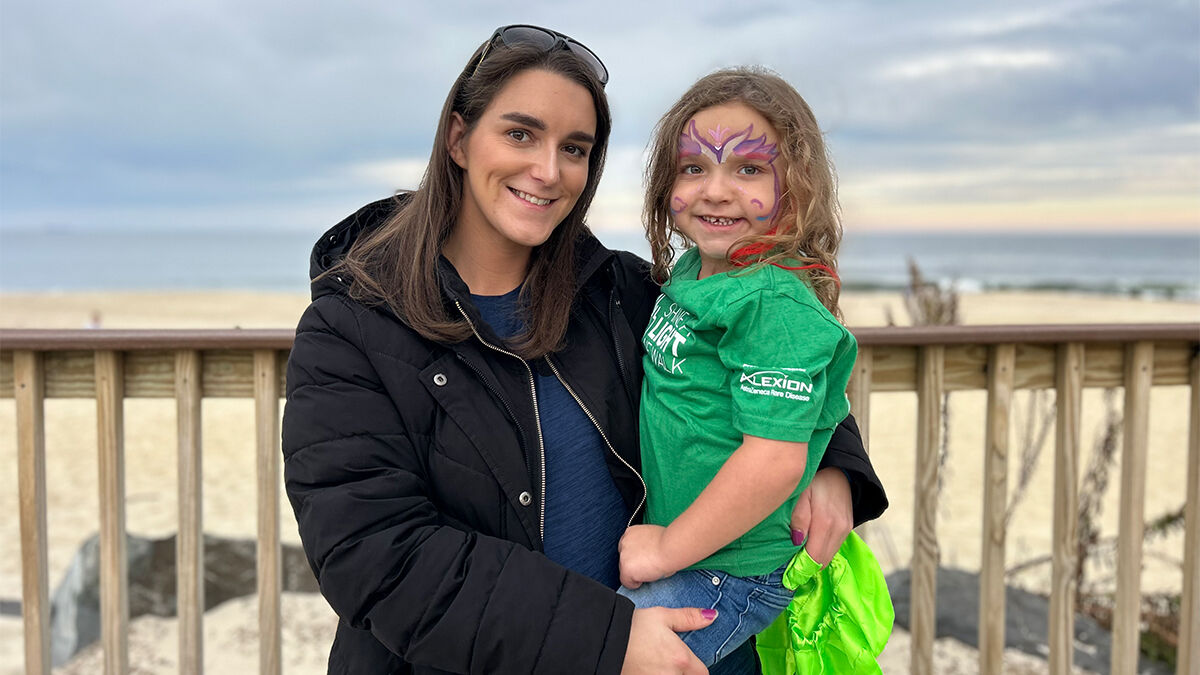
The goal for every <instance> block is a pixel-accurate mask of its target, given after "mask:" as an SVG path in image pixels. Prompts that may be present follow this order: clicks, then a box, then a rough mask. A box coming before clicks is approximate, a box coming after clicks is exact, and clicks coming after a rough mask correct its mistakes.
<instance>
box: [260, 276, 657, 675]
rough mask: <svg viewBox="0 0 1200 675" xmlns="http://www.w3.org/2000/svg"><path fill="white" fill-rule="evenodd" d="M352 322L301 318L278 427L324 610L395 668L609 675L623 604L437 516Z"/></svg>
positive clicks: (620, 654)
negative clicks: (364, 634) (369, 639)
mask: <svg viewBox="0 0 1200 675" xmlns="http://www.w3.org/2000/svg"><path fill="white" fill-rule="evenodd" d="M356 311H362V310H361V308H358V307H357V306H355V305H352V304H350V303H348V302H347V301H346V300H345V299H343V298H340V297H337V296H332V297H331V296H326V297H323V298H320V299H318V300H317V301H315V302H314V303H313V304H312V305H311V306H310V307H309V309H308V310H307V311H306V312H305V314H304V316H303V317H302V319H301V321H300V326H299V328H298V329H297V335H296V340H295V343H294V346H293V348H292V353H291V357H290V359H289V362H288V373H287V381H288V385H287V404H286V406H285V409H284V419H283V454H284V479H285V484H286V488H287V493H288V498H289V499H290V501H291V504H292V508H293V509H294V511H295V513H296V520H297V522H298V524H299V529H300V537H301V540H302V542H303V544H304V551H305V554H306V556H307V557H308V561H309V564H310V565H311V566H312V569H313V572H314V573H315V574H316V577H317V580H318V582H319V584H320V587H321V592H322V594H324V596H325V597H326V599H327V600H328V601H329V604H330V605H331V606H332V607H333V609H334V611H335V612H337V614H338V616H339V617H340V618H341V619H342V621H344V622H346V623H348V624H349V625H350V626H352V627H354V628H357V629H360V630H367V631H370V632H371V634H372V635H373V636H374V637H375V638H376V639H377V640H379V642H381V643H382V644H383V645H384V646H386V647H387V648H388V649H389V650H391V651H392V652H394V653H395V654H397V655H399V656H400V657H401V658H403V659H404V660H406V661H407V662H409V663H411V664H419V665H422V666H428V667H432V668H437V669H440V670H442V671H447V672H452V673H552V672H601V673H617V672H619V671H620V669H621V664H622V661H623V660H624V656H625V647H626V644H627V642H628V638H629V626H630V621H631V619H632V612H633V605H632V603H630V602H629V601H628V600H627V599H625V598H622V597H619V596H617V595H616V594H615V593H614V592H613V591H612V590H610V589H608V588H606V587H604V586H603V585H601V584H599V583H597V582H595V581H593V580H591V579H589V578H587V577H584V576H583V575H580V574H576V573H574V572H570V571H568V570H566V569H564V568H562V567H561V566H559V565H557V564H555V563H553V562H551V561H550V560H549V559H547V558H546V557H545V556H544V555H542V554H541V553H536V552H533V551H530V550H529V549H526V548H524V547H522V546H519V545H517V544H515V543H513V542H510V541H506V540H503V539H499V538H495V537H489V536H485V535H481V534H479V533H476V532H470V531H464V530H463V529H460V528H456V527H451V526H450V525H448V524H447V522H446V520H445V519H444V518H443V517H442V516H440V515H439V513H438V511H437V508H436V507H435V505H434V504H433V502H432V501H431V500H430V498H429V497H428V493H427V488H426V481H427V476H426V473H425V471H424V470H423V469H422V464H423V462H422V459H421V458H422V456H423V452H422V448H420V446H419V444H420V443H421V442H422V439H421V438H419V437H415V436H414V435H412V434H410V433H408V431H407V430H406V429H405V428H404V424H403V421H402V418H401V416H400V414H399V413H398V411H397V408H396V402H394V401H393V399H392V398H391V397H390V396H389V395H388V394H387V392H386V391H385V390H384V388H383V386H382V384H381V382H380V379H379V377H378V375H377V374H376V372H375V370H374V368H373V366H372V365H371V361H370V359H368V357H367V356H366V354H365V353H364V351H363V350H362V347H361V346H362V342H361V339H360V335H359V330H358V325H357V320H356ZM425 442H428V441H427V440H426V441H425Z"/></svg>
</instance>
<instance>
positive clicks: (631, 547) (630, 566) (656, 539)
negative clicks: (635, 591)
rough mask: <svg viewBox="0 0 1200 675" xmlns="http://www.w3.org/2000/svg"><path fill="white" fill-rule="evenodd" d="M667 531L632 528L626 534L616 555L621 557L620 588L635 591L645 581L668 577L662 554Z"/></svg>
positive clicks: (670, 573)
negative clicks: (664, 536)
mask: <svg viewBox="0 0 1200 675" xmlns="http://www.w3.org/2000/svg"><path fill="white" fill-rule="evenodd" d="M666 532H667V528H665V527H661V526H659V525H634V526H633V527H631V528H629V529H628V530H625V534H624V535H623V536H622V537H621V542H620V543H619V544H617V551H618V552H619V553H620V554H621V585H622V586H624V587H625V588H637V587H638V586H641V585H642V584H644V583H646V582H648V581H658V580H659V579H662V578H663V577H669V576H671V575H672V574H674V573H675V572H677V571H678V570H675V569H671V568H670V566H669V565H668V564H667V562H666V555H665V553H664V551H663V535H664V534H666Z"/></svg>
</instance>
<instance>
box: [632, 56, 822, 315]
mask: <svg viewBox="0 0 1200 675" xmlns="http://www.w3.org/2000/svg"><path fill="white" fill-rule="evenodd" d="M726 103H741V104H744V105H746V106H748V107H750V108H752V109H754V110H755V111H757V112H758V113H759V114H760V115H762V116H763V117H765V118H766V119H767V121H768V122H770V123H771V125H772V126H773V127H775V131H776V133H777V134H778V136H779V142H778V143H777V149H778V151H779V154H780V155H781V156H782V157H783V159H784V160H785V164H784V167H785V171H784V173H783V176H782V177H781V178H782V180H780V181H779V182H780V188H781V192H782V194H781V195H780V197H779V206H778V207H777V209H778V210H777V213H778V215H776V217H775V221H774V226H775V227H774V232H773V233H768V234H760V235H751V236H747V237H743V238H742V239H740V240H738V241H737V242H736V243H735V244H734V245H733V247H731V249H730V252H729V253H732V252H738V251H741V250H742V249H744V248H745V247H751V250H753V251H761V253H760V254H758V255H756V256H755V257H754V258H752V259H751V260H746V259H745V258H742V257H740V256H739V258H738V259H736V260H734V259H728V255H729V253H727V254H726V255H727V259H728V261H729V262H730V263H731V264H738V265H744V264H745V263H746V262H754V263H756V264H778V265H780V266H788V265H790V264H792V263H791V262H789V261H800V262H801V265H803V266H808V265H816V266H819V267H815V268H812V269H808V270H806V271H807V272H808V274H807V275H806V276H804V277H802V278H804V279H805V280H806V281H807V282H808V284H809V285H810V286H811V287H812V289H813V292H814V293H815V294H816V296H817V299H818V300H820V301H821V304H823V305H825V307H826V308H827V309H828V310H829V311H830V312H832V313H833V315H834V316H837V317H839V318H840V317H841V312H840V310H839V309H838V296H839V294H840V290H841V289H840V286H839V281H838V279H837V276H836V274H837V253H838V247H839V246H840V245H841V242H842V223H841V214H840V209H839V207H838V201H837V180H836V177H835V174H834V170H833V164H832V162H831V161H830V159H829V156H828V154H827V153H826V150H825V141H824V138H823V137H822V136H821V129H820V127H819V126H818V125H817V119H816V117H815V116H814V115H813V112H812V109H811V108H809V107H808V104H807V103H806V102H805V101H804V99H803V98H802V97H801V96H800V94H799V93H797V92H796V90H795V89H794V88H792V86H791V85H790V84H788V83H787V82H786V81H784V79H783V78H781V77H779V76H778V75H777V74H775V73H774V72H772V71H770V70H767V69H765V68H760V67H738V68H727V69H723V70H718V71H717V72H715V73H712V74H710V75H707V76H705V77H703V78H701V79H700V80H698V81H697V82H696V83H695V84H693V85H692V87H691V88H690V89H688V90H687V92H685V93H684V94H683V96H682V97H680V99H679V100H678V101H677V102H676V103H675V105H673V106H671V109H670V110H668V111H667V112H666V114H665V115H663V117H662V119H661V120H659V122H658V125H657V126H655V128H654V136H653V139H652V141H651V149H650V163H649V165H648V166H647V167H646V183H647V190H646V204H645V214H644V215H645V223H646V237H647V239H649V241H650V253H651V256H652V257H653V259H654V271H653V273H654V278H655V279H656V280H657V281H659V282H660V283H663V282H665V281H666V280H667V279H668V278H669V277H670V270H671V262H672V261H673V260H674V258H675V246H674V242H675V241H678V242H679V243H681V244H684V245H691V244H693V243H694V242H691V241H690V240H688V238H687V237H685V236H684V234H683V233H682V232H680V231H679V230H678V229H677V228H676V227H675V220H674V218H673V214H672V213H671V208H670V202H671V192H672V190H673V189H674V187H675V178H676V176H677V174H678V173H679V137H680V135H682V134H683V132H684V129H685V127H686V125H687V123H688V121H689V120H691V119H692V118H693V117H694V116H695V115H696V114H697V113H699V112H700V111H701V110H704V109H705V108H711V107H713V106H717V105H723V104H726ZM822 267H823V268H825V269H824V270H822V269H821V268H822ZM825 270H828V271H825Z"/></svg>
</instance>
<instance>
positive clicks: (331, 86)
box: [0, 0, 1200, 230]
mask: <svg viewBox="0 0 1200 675" xmlns="http://www.w3.org/2000/svg"><path fill="white" fill-rule="evenodd" d="M513 22H531V23H540V24H543V25H551V26H554V27H556V28H558V29H560V30H563V31H565V32H567V33H570V34H573V35H575V36H576V37H578V38H580V39H581V40H583V41H584V42H586V43H587V44H588V45H589V46H591V47H592V48H593V49H595V51H596V52H597V53H599V54H600V55H601V57H602V58H603V59H604V60H605V62H606V64H607V65H608V67H609V70H610V72H611V73H612V75H613V77H612V81H611V82H610V84H609V86H608V94H609V97H610V101H611V104H612V107H613V111H614V119H615V123H614V130H613V136H612V142H613V148H612V149H611V152H610V160H609V168H608V171H607V173H606V178H605V181H604V183H603V184H602V186H601V190H600V194H599V195H598V197H597V201H596V206H595V210H594V212H593V214H592V218H591V221H592V223H593V225H595V226H596V227H597V228H598V229H606V228H613V229H621V230H630V229H633V228H636V227H637V225H636V224H637V222H638V219H639V216H638V212H639V211H640V200H641V195H640V190H641V166H642V156H641V153H642V152H643V149H644V147H645V144H646V141H647V139H648V137H649V135H650V130H651V128H652V126H653V124H654V123H655V121H656V120H657V119H658V116H659V115H661V114H662V112H663V111H664V110H665V109H666V108H667V107H668V106H669V105H670V104H671V103H672V102H673V101H674V100H675V98H676V97H677V96H678V95H679V94H680V93H681V92H682V91H683V90H684V89H685V88H686V87H687V86H688V85H689V84H690V83H691V82H692V81H693V80H694V79H695V78H696V77H698V76H700V75H702V74H704V73H706V72H708V71H710V70H712V69H714V68H716V67H719V66H722V65H728V64H732V63H747V62H754V63H763V64H766V65H769V66H771V67H773V68H775V69H776V70H778V71H779V72H780V73H781V74H783V75H784V76H785V77H786V78H787V79H788V80H789V81H791V82H792V83H794V84H795V85H796V87H797V88H798V89H799V90H800V91H801V93H802V94H803V95H804V96H805V98H806V99H807V100H808V101H809V103H810V104H811V105H812V106H813V108H814V110H815V111H816V112H817V115H818V118H819V119H820V120H821V122H822V124H823V126H824V128H825V129H826V130H827V132H828V138H829V142H830V146H831V147H832V148H833V151H834V159H835V162H836V164H837V165H838V167H839V169H840V176H841V180H842V186H843V194H844V195H847V196H849V197H853V196H854V195H856V194H858V195H870V198H871V199H874V200H878V201H880V204H879V205H878V206H877V207H876V208H879V209H886V208H887V207H888V205H889V204H895V205H896V206H897V208H900V207H901V206H902V207H903V208H905V209H912V210H914V211H913V212H916V211H917V210H919V209H921V208H927V209H936V208H940V207H938V204H939V203H940V200H943V199H944V198H945V192H946V190H947V189H950V188H949V187H948V183H947V181H959V183H958V184H956V185H955V186H954V187H953V189H954V190H955V191H957V192H958V193H959V194H961V195H966V196H969V201H970V203H972V204H986V203H988V200H997V201H996V202H995V203H997V204H1001V203H1010V202H1012V201H1020V200H1021V199H1022V198H1025V199H1044V198H1047V195H1048V194H1051V193H1052V194H1053V195H1055V197H1056V198H1064V199H1066V198H1070V199H1078V200H1086V199H1091V198H1093V197H1095V193H1094V192H1093V191H1100V193H1102V194H1104V195H1105V196H1107V197H1111V196H1113V194H1114V193H1115V194H1116V195H1117V196H1121V197H1125V198H1128V199H1131V200H1133V199H1137V200H1145V199H1149V198H1150V196H1151V195H1155V194H1157V195H1161V198H1162V199H1163V200H1164V201H1163V202H1162V203H1164V204H1166V203H1172V204H1179V203H1184V204H1186V203H1187V201H1186V199H1184V198H1183V197H1181V196H1180V195H1181V194H1184V193H1190V192H1194V191H1195V186H1196V185H1197V184H1200V168H1198V167H1197V160H1196V158H1197V156H1198V154H1200V151H1198V150H1197V148H1200V130H1197V129H1196V122H1197V119H1198V117H1200V115H1198V111H1200V49H1197V45H1200V8H1198V7H1197V6H1196V5H1195V3H1182V2H1180V3H1141V2H1135V1H1134V0H1123V1H1109V2H1075V1H1066V0H1059V1H1054V2H1049V3H1044V2H1032V1H1025V0H1018V1H1016V2H1012V3H1005V4H1004V5H983V6H981V5H974V4H957V3H944V2H933V1H932V0H914V1H913V2H906V3H901V4H871V5H867V4H861V3H843V4H836V5H835V4H828V5H826V4H820V5H817V4H809V5H794V4H784V3H778V2H748V3H745V4H743V5H739V6H737V7H733V6H730V5H728V3H721V2H716V1H715V0H713V1H709V0H706V1H705V2H700V3H696V4H694V5H693V6H692V7H691V9H689V11H686V12H681V11H678V10H671V9H668V8H664V7H661V6H657V5H653V4H646V3H644V2H634V1H633V0H612V1H611V2H609V3H607V4H606V5H605V8H604V11H602V12H597V11H596V10H595V8H593V7H589V6H579V5H571V4H568V3H554V2H550V1H549V0H537V1H536V2H531V3H528V4H526V5H524V6H523V7H522V8H521V9H520V10H519V11H517V12H515V13H514V12H513V11H512V8H511V7H502V6H498V5H490V4H485V3H481V2H475V1H468V0H446V1H445V2H442V3H436V4H426V3H378V2H370V1H368V0H349V1H348V2H345V3H337V4H329V3H326V4H323V5H320V4H319V5H310V4H300V5H296V4H294V3H283V2H278V1H275V0H270V1H266V2H255V3H244V2H236V1H235V0H211V1H210V2H204V3H199V2H196V3H158V4H151V5H145V4H139V3H133V2H130V1H129V0H96V1H95V2H92V3H86V4H77V5H76V4H73V5H72V6H71V7H70V8H67V7H65V6H63V5H61V4H55V3H9V4H7V5H5V6H4V9H3V20H0V138H2V139H3V143H2V144H0V227H2V226H10V225H14V224H28V223H29V222H33V221H35V220H36V219H37V218H40V217H46V218H49V217H51V216H50V215H48V214H60V215H61V216H62V217H68V218H82V219H83V220H87V221H88V222H115V221H118V220H120V219H122V218H132V219H135V220H137V221H138V222H141V223H145V224H147V225H150V224H153V223H154V222H173V223H184V222H193V221H194V220H195V219H194V218H193V217H192V216H191V215H188V214H194V213H202V212H209V213H212V214H213V216H214V217H221V218H223V219H226V220H228V217H229V214H232V213H235V212H236V211H237V209H238V208H241V207H242V206H244V208H245V209H246V213H247V214H253V217H254V218H262V219H268V220H269V219H270V218H271V216H270V213H271V209H269V208H264V205H269V204H275V205H276V206H277V209H276V210H277V212H278V213H279V214H281V215H280V216H279V220H280V222H286V223H294V222H296V216H295V214H294V213H293V211H292V205H294V204H306V203H320V204H327V205H328V204H337V203H341V204H342V208H341V209H333V208H329V210H330V211H333V210H337V211H339V212H340V211H343V210H345V211H348V210H351V209H353V208H354V206H356V203H355V202H356V201H358V200H360V199H363V197H364V195H365V196H366V197H367V198H370V197H371V196H383V195H385V194H387V193H389V192H390V191H392V190H394V189H396V188H398V187H410V186H411V185H414V184H415V182H416V181H417V180H419V177H420V172H421V170H422V167H423V166H424V161H425V158H426V157H427V156H428V154H429V148H430V145H431V143H432V142H433V133H434V129H435V128H436V121H437V120H436V118H437V115H438V112H439V111H440V109H441V106H442V102H443V99H444V97H445V95H446V92H447V89H448V88H449V86H450V83H451V82H452V81H453V79H454V78H455V77H456V76H457V75H458V73H459V72H460V70H461V69H462V68H463V66H464V64H465V61H466V58H467V56H468V55H469V54H470V53H471V51H472V50H473V49H474V48H475V46H477V45H478V44H479V43H480V42H482V41H483V40H484V39H485V38H486V37H487V36H488V35H489V34H490V32H491V30H492V29H493V28H494V27H495V26H497V25H500V24H504V23H513ZM939 186H940V187H939ZM1171 200H1175V201H1171ZM1181 200H1182V201H1181ZM239 205H241V206H239ZM323 208H328V207H323ZM171 209H176V210H177V211H178V213H179V217H175V218H168V217H164V214H167V213H169V212H170V210H171ZM38 214H42V215H40V216H39V215H38ZM81 214H82V215H81ZM87 214H92V215H87ZM139 214H142V215H139ZM1102 216H1103V214H1097V217H1102ZM54 217H58V216H54ZM250 219H251V218H250V217H247V219H246V220H250ZM630 223H632V225H631V224H630Z"/></svg>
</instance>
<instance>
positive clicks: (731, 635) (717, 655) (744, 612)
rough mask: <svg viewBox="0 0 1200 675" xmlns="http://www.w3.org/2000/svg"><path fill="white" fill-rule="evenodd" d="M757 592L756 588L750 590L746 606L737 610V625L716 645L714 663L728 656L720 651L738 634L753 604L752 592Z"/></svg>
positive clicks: (754, 598)
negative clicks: (719, 644) (718, 645)
mask: <svg viewBox="0 0 1200 675" xmlns="http://www.w3.org/2000/svg"><path fill="white" fill-rule="evenodd" d="M757 592H758V589H755V590H754V591H753V592H751V594H750V597H749V598H748V599H747V602H746V608H745V609H743V610H742V611H740V612H738V620H737V625H736V626H734V627H733V630H732V631H730V632H729V637H727V638H725V641H724V642H722V643H721V646H720V647H717V651H716V653H715V654H713V663H716V662H717V661H720V660H721V659H722V658H724V657H726V656H728V654H722V652H724V651H725V647H727V646H728V645H729V641H730V640H732V639H733V638H734V636H736V635H737V634H738V632H739V631H741V629H742V624H743V623H745V621H746V615H747V614H749V613H750V609H751V608H752V607H753V605H754V600H756V599H757V598H756V597H754V594H755V593H757Z"/></svg>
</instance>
